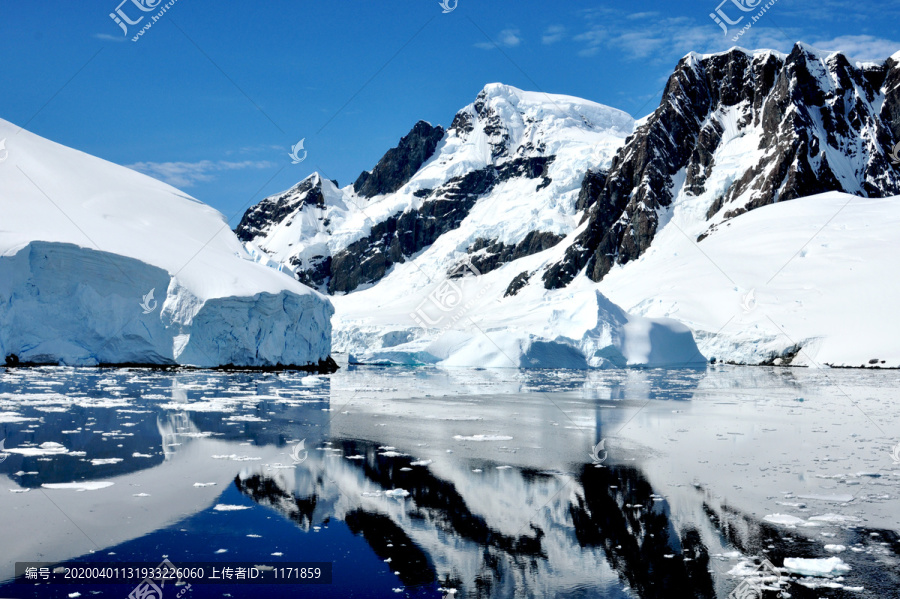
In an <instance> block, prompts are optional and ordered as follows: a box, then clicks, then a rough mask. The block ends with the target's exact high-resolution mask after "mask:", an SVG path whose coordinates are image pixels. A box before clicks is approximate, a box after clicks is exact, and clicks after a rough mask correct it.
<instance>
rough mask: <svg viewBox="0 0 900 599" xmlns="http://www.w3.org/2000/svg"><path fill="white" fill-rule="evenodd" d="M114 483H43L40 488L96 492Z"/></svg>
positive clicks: (96, 481) (97, 481)
mask: <svg viewBox="0 0 900 599" xmlns="http://www.w3.org/2000/svg"><path fill="white" fill-rule="evenodd" d="M113 484H114V483H111V482H109V481H99V480H95V481H87V482H82V483H44V484H42V485H41V487H43V488H45V489H73V490H75V491H97V490H99V489H105V488H107V487H111V486H113Z"/></svg>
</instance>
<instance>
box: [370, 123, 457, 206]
mask: <svg viewBox="0 0 900 599" xmlns="http://www.w3.org/2000/svg"><path fill="white" fill-rule="evenodd" d="M443 137H444V129H443V127H440V126H438V127H432V126H431V124H430V123H426V122H425V121H419V122H418V123H416V124H415V126H414V127H413V128H412V131H410V132H409V133H408V134H407V135H406V136H405V137H403V138H402V139H401V140H400V143H399V145H397V147H396V148H391V149H390V150H388V151H387V153H386V154H385V155H384V156H383V157H382V158H381V160H379V161H378V164H376V165H375V168H373V169H372V170H371V171H364V172H362V173H361V174H360V175H359V178H357V179H356V181H355V182H354V183H353V190H354V191H356V193H357V194H359V196H360V197H363V198H371V197H374V196H377V195H382V194H386V193H394V192H395V191H397V190H398V189H400V188H401V187H403V186H404V185H405V184H406V182H407V181H409V180H410V179H411V178H412V176H413V175H415V174H416V172H417V171H418V170H419V168H420V167H421V166H422V165H423V164H424V163H425V161H426V160H428V159H429V158H431V156H432V154H434V150H435V148H437V145H438V143H439V142H440V141H441V139H443Z"/></svg>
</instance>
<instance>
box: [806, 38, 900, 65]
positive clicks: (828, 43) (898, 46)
mask: <svg viewBox="0 0 900 599" xmlns="http://www.w3.org/2000/svg"><path fill="white" fill-rule="evenodd" d="M811 45H813V46H815V47H816V48H819V49H820V50H834V51H837V52H842V53H843V54H845V55H846V56H847V57H849V58H852V59H854V60H859V61H866V60H872V61H878V62H880V61H882V60H884V59H886V58H887V57H888V56H891V55H892V54H895V53H896V52H897V51H898V50H900V42H895V41H893V40H886V39H883V38H878V37H873V36H871V35H842V36H839V37H836V38H834V39H830V40H818V41H813V42H811Z"/></svg>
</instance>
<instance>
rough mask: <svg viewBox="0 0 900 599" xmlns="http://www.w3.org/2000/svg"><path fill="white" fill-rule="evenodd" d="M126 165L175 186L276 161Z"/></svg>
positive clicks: (269, 164) (209, 161) (268, 165)
mask: <svg viewBox="0 0 900 599" xmlns="http://www.w3.org/2000/svg"><path fill="white" fill-rule="evenodd" d="M125 166H127V167H128V168H130V169H133V170H136V171H138V172H141V173H144V174H145V175H150V176H151V177H153V178H155V179H159V180H160V181H164V182H165V183H168V184H169V185H174V186H175V187H193V186H194V185H195V184H197V183H201V182H203V183H205V182H208V181H212V180H213V179H215V175H214V173H217V172H222V171H236V170H243V169H264V168H271V167H273V166H275V163H274V162H269V161H268V160H244V161H243V162H229V161H227V160H218V161H212V160H201V161H199V162H135V163H134V164H127V165H125Z"/></svg>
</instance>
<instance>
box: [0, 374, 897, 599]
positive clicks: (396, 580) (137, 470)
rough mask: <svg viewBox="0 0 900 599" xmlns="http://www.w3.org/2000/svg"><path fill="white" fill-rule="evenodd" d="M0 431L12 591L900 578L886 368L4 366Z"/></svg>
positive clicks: (531, 589)
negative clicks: (111, 569)
mask: <svg viewBox="0 0 900 599" xmlns="http://www.w3.org/2000/svg"><path fill="white" fill-rule="evenodd" d="M0 439H5V441H4V445H5V453H2V454H0V459H3V461H2V463H0V477H2V483H0V487H3V488H0V530H2V531H3V533H4V534H3V542H2V545H3V550H2V551H0V581H3V582H2V583H0V586H2V588H0V596H3V597H77V596H80V597H123V598H124V597H127V596H128V595H129V593H131V592H132V590H133V588H134V585H133V584H132V585H100V584H83V585H53V586H51V585H47V584H34V583H32V584H20V583H15V582H13V580H12V579H13V576H14V564H15V562H24V561H31V562H37V561H40V562H52V563H53V564H58V565H70V566H73V565H80V564H81V565H83V564H96V563H123V562H152V563H154V564H155V563H159V562H160V561H162V560H163V559H168V560H170V561H171V562H172V563H173V564H175V565H178V564H179V563H187V562H205V563H208V564H220V565H222V566H223V567H224V566H227V565H229V564H236V563H245V562H246V563H253V564H259V565H277V562H330V563H332V564H333V571H332V577H333V578H332V580H333V581H332V583H331V584H330V585H304V586H278V587H275V586H252V585H247V584H236V583H232V584H228V585H199V584H194V585H191V587H190V588H186V586H174V587H173V586H172V584H169V585H168V586H166V587H164V588H163V589H162V591H161V592H162V597H172V598H180V597H186V598H201V597H254V598H256V597H260V596H269V597H282V596H297V597H433V598H440V597H457V598H461V597H610V598H618V597H623V598H624V597H708V598H713V597H722V598H724V597H728V596H729V594H730V593H733V592H736V593H737V594H740V593H744V595H743V596H745V597H762V596H765V597H775V596H778V593H782V596H791V597H801V598H802V597H854V598H863V597H879V598H884V597H900V590H898V589H900V565H898V564H900V540H898V531H900V502H898V497H900V488H898V486H900V463H898V462H897V461H896V459H895V456H892V448H893V447H894V446H896V444H897V443H898V442H900V374H898V373H896V372H892V371H879V372H862V371H829V372H819V371H812V372H808V371H806V370H800V369H767V368H738V367H718V368H713V369H710V370H707V371H697V370H680V371H666V370H647V371H641V370H629V371H604V372H580V371H516V370H492V371H488V370H481V371H478V370H474V371H473V370H437V369H400V368H397V369H392V368H390V369H386V368H344V369H341V370H340V371H338V372H337V373H336V374H334V375H332V376H305V375H302V374H299V373H277V374H275V373H273V374H259V373H218V372H216V373H210V372H197V371H194V372H176V373H172V372H155V371H149V370H139V369H108V370H91V369H89V370H82V369H68V368H41V369H15V370H4V369H0ZM601 441H602V442H603V443H602V445H600V446H598V443H599V442H601ZM301 442H302V443H301ZM794 558H819V559H821V560H825V559H831V561H830V562H824V561H820V562H794V561H792V560H793V559H794ZM763 559H765V560H767V562H768V563H770V564H771V565H772V567H774V570H772V571H768V570H766V568H768V567H769V566H767V565H766V564H765V562H763V561H762V560H763ZM797 563H801V564H802V563H807V564H810V563H818V564H831V565H832V566H835V564H837V566H835V567H833V568H832V569H831V570H828V571H818V572H811V571H804V568H806V566H802V567H798V566H797ZM789 565H792V567H786V566H789ZM760 568H762V569H763V570H762V571H763V575H762V576H760V575H758V574H754V572H755V571H759V570H760ZM75 593H79V594H80V595H76V594H75ZM748 593H751V594H748ZM147 599H151V598H149V597H148V598H147ZM152 599H156V598H155V597H153V598H152Z"/></svg>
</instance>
